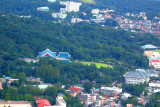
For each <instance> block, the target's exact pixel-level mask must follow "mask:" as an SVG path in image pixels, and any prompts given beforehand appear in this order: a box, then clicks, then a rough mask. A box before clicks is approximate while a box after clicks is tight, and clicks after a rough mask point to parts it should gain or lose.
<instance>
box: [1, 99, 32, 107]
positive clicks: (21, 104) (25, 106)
mask: <svg viewBox="0 0 160 107" xmlns="http://www.w3.org/2000/svg"><path fill="white" fill-rule="evenodd" d="M0 107H32V105H31V103H30V102H28V101H4V100H0Z"/></svg>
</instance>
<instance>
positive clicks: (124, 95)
mask: <svg viewBox="0 0 160 107" xmlns="http://www.w3.org/2000/svg"><path fill="white" fill-rule="evenodd" d="M131 96H132V95H131V94H129V93H123V94H122V97H121V98H122V99H123V100H127V99H128V97H131Z"/></svg>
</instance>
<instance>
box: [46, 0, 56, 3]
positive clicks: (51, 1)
mask: <svg viewBox="0 0 160 107" xmlns="http://www.w3.org/2000/svg"><path fill="white" fill-rule="evenodd" d="M48 2H50V3H54V2H56V0H48Z"/></svg>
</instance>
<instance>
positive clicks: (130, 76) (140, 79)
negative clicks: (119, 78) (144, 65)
mask: <svg viewBox="0 0 160 107" xmlns="http://www.w3.org/2000/svg"><path fill="white" fill-rule="evenodd" d="M123 77H124V78H125V82H126V83H127V84H141V83H144V82H148V81H149V80H150V78H149V74H148V73H147V72H146V71H145V70H144V69H136V70H135V71H129V72H126V73H125V74H124V75H123Z"/></svg>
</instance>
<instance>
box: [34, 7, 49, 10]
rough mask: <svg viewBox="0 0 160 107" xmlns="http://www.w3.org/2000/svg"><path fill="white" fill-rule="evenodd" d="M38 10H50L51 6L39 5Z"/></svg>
mask: <svg viewBox="0 0 160 107" xmlns="http://www.w3.org/2000/svg"><path fill="white" fill-rule="evenodd" d="M37 11H49V7H47V6H45V7H38V8H37Z"/></svg>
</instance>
